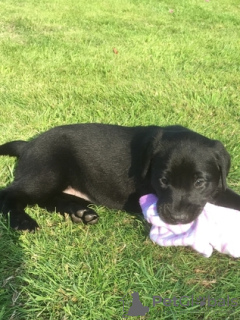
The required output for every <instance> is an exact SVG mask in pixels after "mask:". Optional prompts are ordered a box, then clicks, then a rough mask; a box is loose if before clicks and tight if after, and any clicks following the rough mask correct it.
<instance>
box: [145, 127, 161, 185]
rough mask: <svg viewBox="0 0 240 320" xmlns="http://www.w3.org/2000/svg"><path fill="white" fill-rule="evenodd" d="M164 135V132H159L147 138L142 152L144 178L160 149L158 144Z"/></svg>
mask: <svg viewBox="0 0 240 320" xmlns="http://www.w3.org/2000/svg"><path fill="white" fill-rule="evenodd" d="M161 137H162V132H159V133H158V134H157V135H155V136H154V135H153V136H152V137H148V138H147V139H145V142H144V144H145V148H144V150H143V154H142V178H143V179H144V178H145V177H146V176H147V174H148V172H149V170H150V168H151V162H152V159H153V157H154V155H155V154H156V152H157V150H159V148H158V145H159V143H160V140H161Z"/></svg>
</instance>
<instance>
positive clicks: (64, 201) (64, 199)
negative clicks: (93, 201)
mask: <svg viewBox="0 0 240 320" xmlns="http://www.w3.org/2000/svg"><path fill="white" fill-rule="evenodd" d="M89 204H90V202H89V201H86V200H84V199H80V198H77V197H74V196H71V195H68V194H64V193H62V194H60V195H58V196H56V197H54V198H52V199H49V200H48V202H47V203H42V204H40V206H41V207H44V208H45V209H47V210H48V211H55V210H56V211H57V212H59V213H60V214H64V213H67V214H69V216H70V217H71V219H72V221H73V222H75V223H84V224H95V223H97V222H98V219H99V216H98V214H97V213H96V212H95V211H94V210H93V209H91V208H89V207H88V205H89Z"/></svg>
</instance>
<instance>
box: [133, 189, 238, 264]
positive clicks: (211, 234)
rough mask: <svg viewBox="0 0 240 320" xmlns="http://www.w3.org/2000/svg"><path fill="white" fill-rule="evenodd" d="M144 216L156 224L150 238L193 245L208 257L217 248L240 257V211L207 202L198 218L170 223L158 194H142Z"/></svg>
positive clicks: (163, 243) (153, 225) (177, 244)
mask: <svg viewBox="0 0 240 320" xmlns="http://www.w3.org/2000/svg"><path fill="white" fill-rule="evenodd" d="M139 202H140V205H141V208H142V211H143V215H144V218H145V219H146V220H147V221H148V222H149V223H150V224H151V225H152V227H151V231H150V239H151V240H152V241H153V242H156V243H157V244H159V245H160V246H191V247H192V248H193V249H194V250H196V251H198V252H200V253H201V254H202V255H204V256H205V257H210V256H211V254H212V252H213V248H214V249H216V250H217V251H219V252H221V253H225V254H229V255H231V256H233V257H235V258H239V257H240V211H237V210H233V209H229V208H223V207H219V206H216V205H213V204H210V203H207V204H206V205H205V207H204V209H203V211H202V213H201V214H200V215H199V216H198V218H197V219H196V220H194V221H193V222H191V223H188V224H178V225H170V224H167V223H165V222H163V221H162V220H161V218H160V217H159V215H158V213H157V197H156V196H155V195H154V194H148V195H144V196H142V197H141V198H140V201H139Z"/></svg>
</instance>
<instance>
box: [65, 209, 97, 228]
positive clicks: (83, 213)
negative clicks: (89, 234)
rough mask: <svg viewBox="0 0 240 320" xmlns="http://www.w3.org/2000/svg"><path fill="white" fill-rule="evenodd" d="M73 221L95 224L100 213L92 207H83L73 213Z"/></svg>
mask: <svg viewBox="0 0 240 320" xmlns="http://www.w3.org/2000/svg"><path fill="white" fill-rule="evenodd" d="M71 218H72V221H73V222H75V223H84V224H95V223H97V222H98V219H99V216H98V214H97V213H96V212H95V211H94V210H92V209H90V208H86V209H81V210H78V211H76V212H75V213H74V214H72V215H71Z"/></svg>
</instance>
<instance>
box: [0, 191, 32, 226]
mask: <svg viewBox="0 0 240 320" xmlns="http://www.w3.org/2000/svg"><path fill="white" fill-rule="evenodd" d="M27 203H28V202H27V195H25V194H24V192H22V191H20V190H18V189H15V188H13V187H11V186H10V187H8V188H6V189H4V190H1V191H0V212H1V213H2V214H3V215H4V216H5V217H6V218H7V219H9V224H10V227H11V228H13V229H15V230H29V231H34V230H35V229H37V228H38V224H37V222H36V221H35V220H34V219H32V218H31V217H30V216H29V215H28V214H27V213H26V212H25V211H24V209H25V207H26V206H27Z"/></svg>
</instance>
